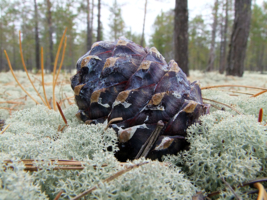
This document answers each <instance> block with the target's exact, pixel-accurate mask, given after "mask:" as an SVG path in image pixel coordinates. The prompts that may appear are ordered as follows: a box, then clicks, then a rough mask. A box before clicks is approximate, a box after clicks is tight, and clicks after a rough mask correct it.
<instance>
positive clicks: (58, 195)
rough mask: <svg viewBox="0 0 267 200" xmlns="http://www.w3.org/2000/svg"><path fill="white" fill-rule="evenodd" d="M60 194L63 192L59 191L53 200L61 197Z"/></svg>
mask: <svg viewBox="0 0 267 200" xmlns="http://www.w3.org/2000/svg"><path fill="white" fill-rule="evenodd" d="M62 193H63V190H61V191H60V192H59V193H58V194H57V196H56V197H55V198H54V200H58V199H59V197H60V196H61V195H62Z"/></svg>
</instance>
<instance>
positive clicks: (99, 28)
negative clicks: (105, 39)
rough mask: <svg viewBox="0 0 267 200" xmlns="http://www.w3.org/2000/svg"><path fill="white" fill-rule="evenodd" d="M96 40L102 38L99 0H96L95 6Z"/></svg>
mask: <svg viewBox="0 0 267 200" xmlns="http://www.w3.org/2000/svg"><path fill="white" fill-rule="evenodd" d="M97 7H98V8H97V10H98V13H97V39H96V40H97V41H101V40H102V34H101V19H100V17H101V0H98V6H97Z"/></svg>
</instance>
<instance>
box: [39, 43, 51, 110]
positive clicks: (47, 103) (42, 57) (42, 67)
mask: <svg viewBox="0 0 267 200" xmlns="http://www.w3.org/2000/svg"><path fill="white" fill-rule="evenodd" d="M41 69H42V86H43V92H44V97H45V101H46V106H47V107H48V108H49V109H51V106H50V104H49V102H48V100H47V96H46V92H45V83H44V50H43V47H41Z"/></svg>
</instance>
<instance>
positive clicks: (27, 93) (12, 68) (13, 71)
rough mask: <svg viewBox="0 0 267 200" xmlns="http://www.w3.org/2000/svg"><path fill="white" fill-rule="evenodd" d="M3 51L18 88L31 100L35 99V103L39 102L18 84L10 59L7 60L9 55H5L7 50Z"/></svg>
mask: <svg viewBox="0 0 267 200" xmlns="http://www.w3.org/2000/svg"><path fill="white" fill-rule="evenodd" d="M4 53H5V55H6V59H7V63H8V66H9V69H10V71H11V73H12V75H13V77H14V79H15V80H16V82H17V84H18V85H19V86H20V88H21V89H22V90H23V91H24V92H25V93H26V94H27V95H28V96H29V97H30V98H31V99H32V100H33V101H35V103H36V104H40V103H39V102H38V101H36V99H34V98H33V97H32V96H31V95H30V94H29V93H28V92H27V91H26V90H25V88H24V87H23V86H22V85H21V84H20V82H19V81H18V79H17V77H16V75H15V74H14V71H13V68H12V66H11V63H10V60H9V57H8V55H7V52H6V50H4Z"/></svg>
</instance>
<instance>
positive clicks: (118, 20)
mask: <svg viewBox="0 0 267 200" xmlns="http://www.w3.org/2000/svg"><path fill="white" fill-rule="evenodd" d="M109 11H110V17H109V21H110V22H109V27H110V29H111V35H110V39H111V40H113V41H115V40H117V39H118V38H119V37H120V36H123V34H124V29H125V23H124V21H123V19H122V16H121V8H120V6H119V5H118V3H117V0H114V2H113V6H112V7H110V8H109Z"/></svg>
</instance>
